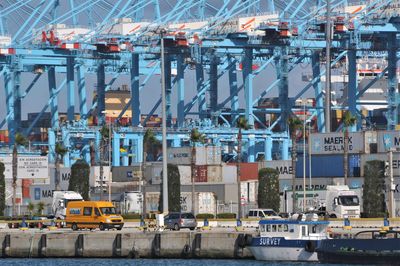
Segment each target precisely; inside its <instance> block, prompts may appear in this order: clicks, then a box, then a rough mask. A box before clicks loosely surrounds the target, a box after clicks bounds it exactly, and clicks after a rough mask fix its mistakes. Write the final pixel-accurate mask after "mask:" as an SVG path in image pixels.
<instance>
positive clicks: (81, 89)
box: [76, 63, 88, 125]
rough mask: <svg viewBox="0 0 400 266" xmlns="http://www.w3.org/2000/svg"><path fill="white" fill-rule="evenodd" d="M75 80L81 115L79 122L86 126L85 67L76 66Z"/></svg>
mask: <svg viewBox="0 0 400 266" xmlns="http://www.w3.org/2000/svg"><path fill="white" fill-rule="evenodd" d="M76 72H77V78H78V93H79V112H80V114H81V121H83V123H84V125H87V118H88V113H87V99H86V81H85V66H84V65H83V64H81V63H80V64H78V67H77V71H76Z"/></svg>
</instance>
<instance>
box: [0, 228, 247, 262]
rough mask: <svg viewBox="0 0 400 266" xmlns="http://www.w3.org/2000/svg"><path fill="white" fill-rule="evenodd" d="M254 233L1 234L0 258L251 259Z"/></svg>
mask: <svg viewBox="0 0 400 266" xmlns="http://www.w3.org/2000/svg"><path fill="white" fill-rule="evenodd" d="M252 234H253V235H254V234H255V232H246V233H245V232H191V231H188V232H185V231H180V232H169V231H168V232H167V231H164V232H129V233H127V232H119V231H109V232H100V231H94V232H91V231H82V232H57V231H54V232H52V231H48V232H30V231H15V232H14V231H11V232H0V241H1V242H2V249H1V256H2V257H11V258H40V257H52V258H61V257H63V258H64V257H81V258H202V259H241V258H243V259H251V258H253V256H252V255H251V252H250V251H249V250H248V249H247V248H245V243H246V241H248V239H249V237H250V236H251V235H252Z"/></svg>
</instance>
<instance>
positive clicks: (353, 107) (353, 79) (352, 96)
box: [347, 49, 361, 131]
mask: <svg viewBox="0 0 400 266" xmlns="http://www.w3.org/2000/svg"><path fill="white" fill-rule="evenodd" d="M356 52H357V51H356V50H355V49H351V50H349V51H348V52H347V60H348V64H349V66H348V67H349V74H348V75H349V83H348V90H347V91H348V95H347V99H348V103H347V106H348V108H349V112H350V113H351V115H352V116H354V117H358V115H357V102H356V101H357V56H356ZM358 121H359V122H361V120H360V119H358ZM358 124H359V126H360V127H361V124H360V123H358ZM356 128H357V125H354V126H352V127H351V128H350V130H351V131H355V130H356Z"/></svg>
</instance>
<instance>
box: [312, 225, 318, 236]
mask: <svg viewBox="0 0 400 266" xmlns="http://www.w3.org/2000/svg"><path fill="white" fill-rule="evenodd" d="M312 232H313V233H314V234H315V233H316V232H317V226H316V225H314V226H313V227H312Z"/></svg>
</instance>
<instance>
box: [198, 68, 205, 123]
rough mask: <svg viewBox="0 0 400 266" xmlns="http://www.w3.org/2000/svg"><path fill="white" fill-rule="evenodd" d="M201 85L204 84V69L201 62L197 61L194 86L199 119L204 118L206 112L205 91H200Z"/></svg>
mask: <svg viewBox="0 0 400 266" xmlns="http://www.w3.org/2000/svg"><path fill="white" fill-rule="evenodd" d="M203 86H204V70H203V64H202V63H201V62H199V63H197V64H196V88H197V94H198V101H197V104H198V110H199V118H200V119H204V118H206V112H207V107H206V96H205V91H204V92H201V91H202V90H203Z"/></svg>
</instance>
